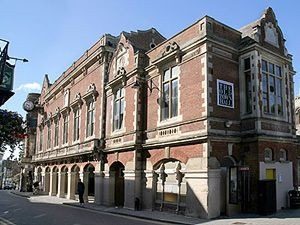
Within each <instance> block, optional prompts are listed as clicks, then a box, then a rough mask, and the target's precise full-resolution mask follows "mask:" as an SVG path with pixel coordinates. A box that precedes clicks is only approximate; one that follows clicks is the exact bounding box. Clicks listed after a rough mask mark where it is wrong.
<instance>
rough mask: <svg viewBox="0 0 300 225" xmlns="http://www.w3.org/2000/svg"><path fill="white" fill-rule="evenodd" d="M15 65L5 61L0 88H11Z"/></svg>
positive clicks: (7, 89)
mask: <svg viewBox="0 0 300 225" xmlns="http://www.w3.org/2000/svg"><path fill="white" fill-rule="evenodd" d="M14 70H15V65H11V64H9V63H8V62H6V63H5V68H4V72H3V77H2V83H1V84H0V89H1V90H5V91H11V90H12V89H13V80H14Z"/></svg>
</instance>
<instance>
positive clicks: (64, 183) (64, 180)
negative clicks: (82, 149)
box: [57, 166, 68, 197]
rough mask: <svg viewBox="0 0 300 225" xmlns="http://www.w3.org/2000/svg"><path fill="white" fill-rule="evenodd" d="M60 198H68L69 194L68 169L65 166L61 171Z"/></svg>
mask: <svg viewBox="0 0 300 225" xmlns="http://www.w3.org/2000/svg"><path fill="white" fill-rule="evenodd" d="M59 180H60V182H59V191H58V194H57V195H58V197H66V195H67V193H68V168H67V167H66V166H63V167H62V168H61V170H60V177H59Z"/></svg>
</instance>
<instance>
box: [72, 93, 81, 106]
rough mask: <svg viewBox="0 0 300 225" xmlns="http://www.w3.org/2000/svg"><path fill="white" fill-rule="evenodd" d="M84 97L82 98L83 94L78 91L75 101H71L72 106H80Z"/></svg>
mask: <svg viewBox="0 0 300 225" xmlns="http://www.w3.org/2000/svg"><path fill="white" fill-rule="evenodd" d="M82 103H83V102H82V99H81V94H80V93H77V94H76V95H75V97H74V100H73V102H72V103H71V107H72V108H75V107H80V106H81V105H82Z"/></svg>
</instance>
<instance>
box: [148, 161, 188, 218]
mask: <svg viewBox="0 0 300 225" xmlns="http://www.w3.org/2000/svg"><path fill="white" fill-rule="evenodd" d="M185 169H186V165H185V164H184V163H182V162H180V161H179V160H176V159H167V160H161V161H160V162H158V163H157V164H156V165H154V167H153V186H152V187H153V189H152V190H153V199H155V202H154V209H156V210H160V211H169V212H173V213H182V212H184V211H185V208H186V206H185V202H186V193H187V187H186V181H185V178H184V173H185Z"/></svg>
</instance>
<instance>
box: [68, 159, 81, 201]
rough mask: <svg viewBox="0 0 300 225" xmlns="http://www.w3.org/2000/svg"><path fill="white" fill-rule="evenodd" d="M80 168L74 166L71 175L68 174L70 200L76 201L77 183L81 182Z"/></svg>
mask: <svg viewBox="0 0 300 225" xmlns="http://www.w3.org/2000/svg"><path fill="white" fill-rule="evenodd" d="M79 171H80V168H79V166H77V165H74V166H72V168H71V172H70V174H68V178H69V182H68V196H67V198H68V199H75V194H77V183H78V180H79Z"/></svg>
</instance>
